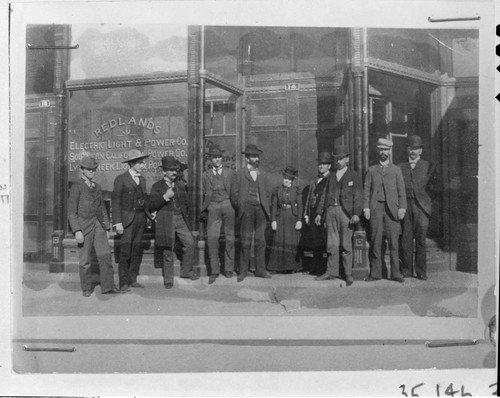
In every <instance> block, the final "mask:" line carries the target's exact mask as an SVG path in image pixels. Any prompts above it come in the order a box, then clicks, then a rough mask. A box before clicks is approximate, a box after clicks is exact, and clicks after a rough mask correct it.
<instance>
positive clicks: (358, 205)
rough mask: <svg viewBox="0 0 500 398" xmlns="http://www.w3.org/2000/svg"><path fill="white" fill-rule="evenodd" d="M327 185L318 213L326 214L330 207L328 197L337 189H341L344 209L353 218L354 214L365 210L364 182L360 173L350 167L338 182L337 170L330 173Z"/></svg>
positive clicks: (341, 200)
mask: <svg viewBox="0 0 500 398" xmlns="http://www.w3.org/2000/svg"><path fill="white" fill-rule="evenodd" d="M326 183H327V186H326V187H325V190H324V191H323V195H321V198H320V201H319V205H318V208H317V210H316V214H320V215H322V216H324V215H325V214H324V213H325V212H326V209H327V207H328V197H329V196H331V195H334V194H335V189H339V191H340V192H339V200H340V205H341V206H342V209H343V210H344V211H345V213H346V214H347V216H348V217H349V218H351V217H352V216H354V215H357V216H359V215H361V213H362V211H363V183H362V181H361V176H360V175H359V173H357V172H355V171H354V170H352V169H350V168H348V169H347V170H346V172H345V173H344V175H343V176H342V178H341V179H340V181H338V182H337V175H336V173H335V172H333V173H330V175H329V176H328V180H327V182H326Z"/></svg>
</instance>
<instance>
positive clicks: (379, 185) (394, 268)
mask: <svg viewBox="0 0 500 398" xmlns="http://www.w3.org/2000/svg"><path fill="white" fill-rule="evenodd" d="M391 147H392V141H389V140H386V139H384V138H379V140H378V142H377V149H378V155H379V161H378V162H377V164H375V165H373V166H370V167H369V168H368V171H367V172H366V177H365V186H364V200H363V212H364V216H365V218H366V219H367V220H369V221H370V265H371V271H370V275H369V276H368V277H367V278H366V279H365V280H366V281H375V280H379V279H381V278H382V240H383V238H384V236H385V237H386V238H387V242H388V244H389V250H390V256H391V278H392V279H393V280H395V281H397V282H400V283H402V282H404V278H403V276H402V275H401V272H400V270H399V235H400V234H401V226H400V221H401V220H402V219H403V218H404V216H405V213H406V192H405V185H404V180H403V174H402V172H401V169H400V168H399V167H398V166H396V165H394V164H392V163H391V161H390V153H391Z"/></svg>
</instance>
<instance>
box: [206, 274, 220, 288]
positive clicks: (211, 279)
mask: <svg viewBox="0 0 500 398" xmlns="http://www.w3.org/2000/svg"><path fill="white" fill-rule="evenodd" d="M218 277H219V274H214V275H210V277H209V278H208V284H209V285H211V284H212V283H214V282H215V281H216V279H217V278H218Z"/></svg>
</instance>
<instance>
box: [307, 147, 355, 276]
mask: <svg viewBox="0 0 500 398" xmlns="http://www.w3.org/2000/svg"><path fill="white" fill-rule="evenodd" d="M349 155H350V152H349V149H348V148H347V146H345V145H339V146H336V147H335V148H334V151H333V158H334V160H335V168H336V172H335V173H330V176H329V177H328V180H327V186H326V188H325V192H324V193H323V195H322V196H321V199H320V202H319V205H318V208H317V209H316V219H315V223H316V224H318V223H321V221H322V220H323V219H324V220H325V221H326V230H327V244H326V248H327V252H328V260H327V270H326V272H325V273H324V274H323V275H321V276H318V277H316V278H315V280H317V281H324V280H330V279H335V278H338V277H339V264H340V261H342V266H343V267H344V272H345V278H346V279H345V280H346V285H347V286H350V285H352V283H353V277H352V261H353V256H352V235H353V233H354V228H355V226H356V224H357V223H358V222H359V216H360V215H361V212H362V206H363V185H362V182H361V176H360V175H359V173H357V172H355V171H354V170H352V169H351V168H349V167H348V166H349Z"/></svg>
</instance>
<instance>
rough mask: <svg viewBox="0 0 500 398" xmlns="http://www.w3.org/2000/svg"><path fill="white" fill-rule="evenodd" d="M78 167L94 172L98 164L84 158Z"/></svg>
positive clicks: (88, 158) (91, 158)
mask: <svg viewBox="0 0 500 398" xmlns="http://www.w3.org/2000/svg"><path fill="white" fill-rule="evenodd" d="M79 165H80V167H83V168H84V169H89V170H94V169H97V166H99V163H97V160H95V158H93V157H91V156H84V157H83V158H82V159H81V160H80V163H79Z"/></svg>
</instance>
